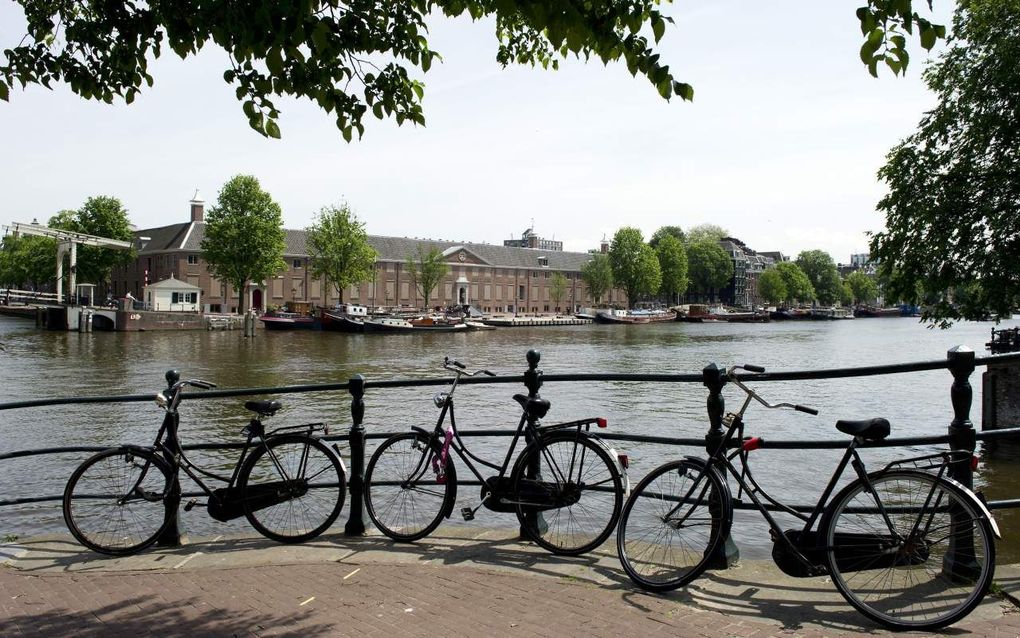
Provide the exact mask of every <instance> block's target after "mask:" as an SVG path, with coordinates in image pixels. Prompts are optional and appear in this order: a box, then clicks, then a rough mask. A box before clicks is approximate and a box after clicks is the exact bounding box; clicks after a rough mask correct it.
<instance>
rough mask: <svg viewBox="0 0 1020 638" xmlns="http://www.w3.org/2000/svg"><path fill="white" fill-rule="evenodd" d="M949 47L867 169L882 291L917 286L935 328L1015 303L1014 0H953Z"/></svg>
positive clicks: (1019, 77)
mask: <svg viewBox="0 0 1020 638" xmlns="http://www.w3.org/2000/svg"><path fill="white" fill-rule="evenodd" d="M948 43H949V45H950V46H949V47H948V49H947V50H946V51H945V52H944V53H943V54H941V55H940V57H939V59H938V61H937V62H935V63H934V64H932V65H930V66H929V67H928V68H927V69H926V70H925V72H924V80H925V82H926V83H927V85H928V87H929V88H930V89H931V90H932V91H933V92H934V93H935V94H936V96H937V98H938V104H937V105H936V106H935V108H934V109H932V110H930V111H928V112H927V113H926V114H925V115H924V117H923V118H922V119H921V121H920V123H919V124H918V127H917V130H916V131H915V132H914V133H913V134H911V135H910V136H909V137H907V138H906V139H905V140H903V141H902V142H900V143H899V144H898V145H897V146H895V147H894V148H893V149H892V150H891V151H890V152H889V154H888V155H887V156H886V164H885V166H883V167H882V168H881V169H880V170H879V172H878V176H879V178H880V179H881V180H883V181H884V182H885V183H886V184H887V185H888V187H889V192H888V194H886V195H885V196H884V197H883V198H882V199H881V201H879V203H878V209H879V210H880V211H882V212H883V213H885V227H886V230H884V231H883V232H879V233H876V234H875V235H874V236H873V237H872V240H871V253H872V256H873V257H876V258H877V259H878V261H879V262H880V264H879V271H880V275H883V276H885V277H886V279H887V285H886V286H885V292H886V295H887V296H888V297H890V298H894V299H896V298H898V299H902V300H904V301H907V302H909V303H915V304H916V303H919V302H922V301H924V295H925V293H927V294H928V295H930V296H931V299H930V303H931V305H930V306H926V307H925V309H924V311H923V314H922V320H923V321H931V322H935V323H937V324H938V325H940V326H942V327H946V326H948V325H950V324H951V323H952V322H953V321H956V320H960V319H980V318H984V317H985V316H986V315H988V314H990V313H991V314H995V315H998V316H1000V317H1008V316H1009V313H1010V311H1011V310H1012V309H1013V308H1015V307H1016V306H1017V305H1018V304H1020V233H1017V224H1018V220H1020V153H1018V152H1017V149H1018V148H1020V117H1018V113H1020V90H1018V89H1017V87H1020V46H1018V43H1020V0H995V1H992V0H968V1H965V2H960V3H959V4H958V6H957V10H956V13H955V16H954V19H953V34H952V36H951V37H950V39H949V41H948ZM975 285H976V286H977V288H976V289H970V288H972V286H975ZM967 289H970V290H967Z"/></svg>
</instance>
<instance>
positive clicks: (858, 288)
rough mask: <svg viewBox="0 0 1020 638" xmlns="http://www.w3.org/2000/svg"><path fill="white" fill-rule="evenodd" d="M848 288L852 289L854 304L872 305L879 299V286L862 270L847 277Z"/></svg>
mask: <svg viewBox="0 0 1020 638" xmlns="http://www.w3.org/2000/svg"><path fill="white" fill-rule="evenodd" d="M845 283H846V286H847V288H849V289H850V296H851V300H852V302H853V303H871V302H873V301H875V299H876V298H877V297H878V285H876V284H875V280H874V279H872V278H871V277H869V276H867V275H865V274H864V273H863V272H861V271H860V270H855V271H853V272H852V273H850V274H849V275H847V276H846V282H845Z"/></svg>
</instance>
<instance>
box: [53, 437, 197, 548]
mask: <svg viewBox="0 0 1020 638" xmlns="http://www.w3.org/2000/svg"><path fill="white" fill-rule="evenodd" d="M172 476H173V472H172V471H171V470H170V467H169V465H168V464H167V463H166V461H164V460H163V459H162V458H161V457H159V456H158V455H156V454H155V453H154V452H150V451H148V450H142V449H129V448H117V449H113V450H104V451H102V452H99V453H98V454H96V455H94V456H92V457H90V458H89V459H87V460H86V461H85V462H84V463H82V464H81V465H79V466H78V468H77V469H76V470H75V471H74V473H73V474H71V478H70V479H69V480H68V481H67V487H65V488H64V500H63V510H64V521H65V522H66V523H67V529H69V530H70V531H71V535H72V536H74V537H75V539H77V540H78V542H79V543H81V544H82V545H84V546H85V547H88V548H89V549H91V550H92V551H95V552H99V553H101V554H110V555H113V556H125V555H127V554H133V553H135V552H139V551H141V550H143V549H145V548H146V547H148V546H150V545H152V544H153V543H155V542H156V539H157V538H159V535H160V534H162V533H163V531H164V530H165V529H166V528H167V527H168V526H169V525H170V523H171V521H172V520H173V518H174V516H175V514H176V509H177V504H178V501H179V498H177V497H175V495H174V494H173V490H172V487H173V481H172Z"/></svg>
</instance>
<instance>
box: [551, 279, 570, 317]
mask: <svg viewBox="0 0 1020 638" xmlns="http://www.w3.org/2000/svg"><path fill="white" fill-rule="evenodd" d="M566 294H567V277H566V275H564V274H563V273H561V272H554V273H553V274H552V277H551V278H550V279H549V298H550V299H552V301H553V303H554V304H556V310H559V309H560V302H561V301H563V297H565V296H566Z"/></svg>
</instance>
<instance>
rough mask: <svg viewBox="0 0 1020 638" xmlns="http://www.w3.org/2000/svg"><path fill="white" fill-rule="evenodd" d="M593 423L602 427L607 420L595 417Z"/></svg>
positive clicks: (606, 424)
mask: <svg viewBox="0 0 1020 638" xmlns="http://www.w3.org/2000/svg"><path fill="white" fill-rule="evenodd" d="M595 425H597V426H599V427H600V428H604V427H606V426H608V425H609V421H606V420H605V419H603V418H602V417H599V418H597V419H595Z"/></svg>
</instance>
